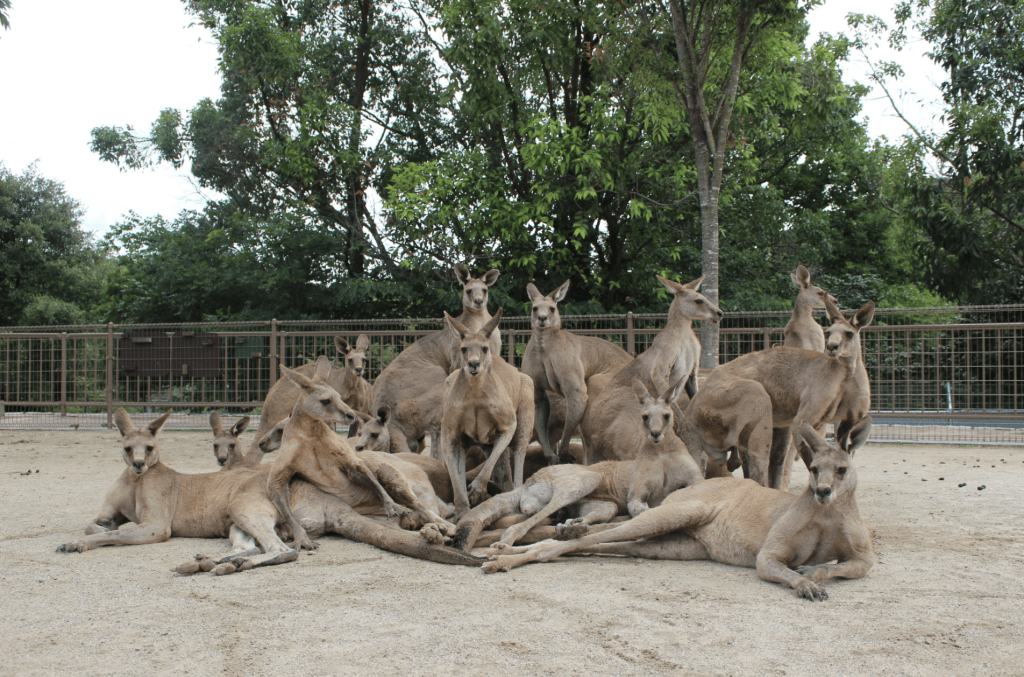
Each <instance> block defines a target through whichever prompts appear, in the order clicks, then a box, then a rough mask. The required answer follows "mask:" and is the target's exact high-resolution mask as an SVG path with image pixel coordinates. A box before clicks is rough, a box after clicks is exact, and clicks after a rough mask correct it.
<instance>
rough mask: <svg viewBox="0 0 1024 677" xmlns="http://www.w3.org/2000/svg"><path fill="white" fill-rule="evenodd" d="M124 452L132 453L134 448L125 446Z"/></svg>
mask: <svg viewBox="0 0 1024 677" xmlns="http://www.w3.org/2000/svg"><path fill="white" fill-rule="evenodd" d="M213 448H214V449H216V448H217V447H216V446H214V447H213ZM124 453H126V454H130V453H132V448H131V447H125V448H124Z"/></svg>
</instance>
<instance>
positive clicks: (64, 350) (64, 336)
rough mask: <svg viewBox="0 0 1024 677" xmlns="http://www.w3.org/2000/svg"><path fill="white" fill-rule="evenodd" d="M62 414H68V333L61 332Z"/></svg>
mask: <svg viewBox="0 0 1024 677" xmlns="http://www.w3.org/2000/svg"><path fill="white" fill-rule="evenodd" d="M60 415H61V416H67V415H68V333H67V332H66V331H62V332H61V333H60Z"/></svg>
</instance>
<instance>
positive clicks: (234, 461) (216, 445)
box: [210, 411, 256, 469]
mask: <svg viewBox="0 0 1024 677" xmlns="http://www.w3.org/2000/svg"><path fill="white" fill-rule="evenodd" d="M248 427H249V417H248V416H243V417H242V418H240V419H238V420H237V421H235V423H234V425H232V426H231V428H230V429H228V430H225V429H224V426H223V425H222V424H221V420H220V414H218V413H217V412H216V411H213V412H210V428H212V429H213V456H214V458H216V459H217V464H218V465H219V466H221V467H222V468H225V469H228V468H232V467H237V466H238V464H240V463H245V454H243V453H242V442H241V441H240V440H239V439H238V437H239V435H241V434H242V433H244V432H245V431H246V429H247V428H248ZM252 465H256V464H255V463H253V464H252Z"/></svg>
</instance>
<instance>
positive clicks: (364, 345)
mask: <svg viewBox="0 0 1024 677" xmlns="http://www.w3.org/2000/svg"><path fill="white" fill-rule="evenodd" d="M334 347H335V348H336V349H337V351H338V355H340V356H341V357H342V359H343V360H344V361H345V375H344V376H342V378H341V383H340V384H339V385H340V387H337V388H334V385H333V384H332V386H331V387H332V388H334V389H335V390H337V391H338V394H339V395H341V399H342V400H344V401H345V404H347V405H348V406H350V407H352V408H353V409H355V410H356V411H358V412H361V413H364V414H369V413H370V400H371V399H372V398H373V388H372V387H370V384H369V383H368V382H367V380H366V378H364V377H363V373H364V372H365V371H366V369H367V367H369V365H370V358H369V357H367V356H366V351H367V350H368V349H369V347H370V337H369V336H367V335H366V334H360V335H359V337H358V338H357V339H356V344H355V345H354V346H350V345H349V344H348V341H346V340H345V339H343V338H341V337H340V336H335V337H334Z"/></svg>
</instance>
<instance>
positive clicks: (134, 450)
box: [114, 408, 173, 475]
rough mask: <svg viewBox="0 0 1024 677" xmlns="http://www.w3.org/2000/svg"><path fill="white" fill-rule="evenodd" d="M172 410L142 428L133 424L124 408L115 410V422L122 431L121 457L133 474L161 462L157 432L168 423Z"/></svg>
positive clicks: (140, 472) (139, 473)
mask: <svg viewBox="0 0 1024 677" xmlns="http://www.w3.org/2000/svg"><path fill="white" fill-rule="evenodd" d="M171 411H173V410H172V409H168V410H167V411H166V412H165V413H164V414H163V415H162V416H160V417H159V418H157V419H156V420H154V421H150V422H149V424H148V425H147V426H146V427H145V428H142V429H138V428H136V427H135V426H133V425H132V420H131V418H129V417H128V412H126V411H125V410H124V409H121V408H118V410H117V411H115V412H114V423H115V424H116V425H117V429H118V430H120V431H121V449H122V452H121V457H122V458H123V459H124V464H125V465H126V466H128V468H129V470H131V471H132V473H133V474H135V475H141V474H142V473H144V472H146V471H147V470H149V469H150V468H152V467H153V466H154V465H156V464H157V463H159V462H160V450H159V449H158V448H157V446H156V434H157V433H158V432H160V428H162V427H164V423H167V418H168V417H169V416H170V415H171Z"/></svg>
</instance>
